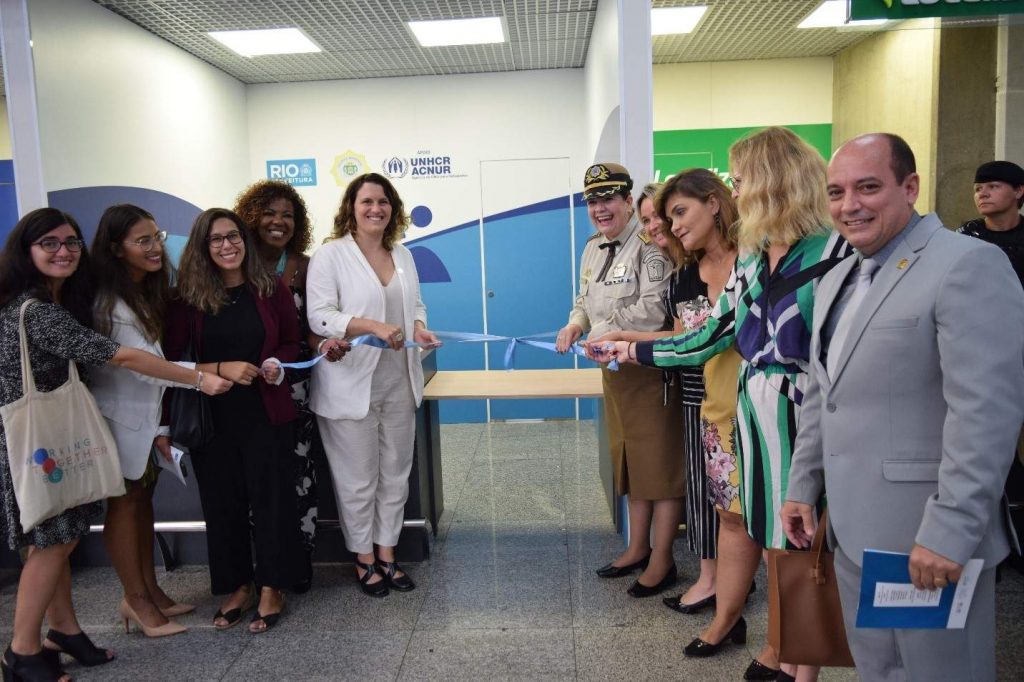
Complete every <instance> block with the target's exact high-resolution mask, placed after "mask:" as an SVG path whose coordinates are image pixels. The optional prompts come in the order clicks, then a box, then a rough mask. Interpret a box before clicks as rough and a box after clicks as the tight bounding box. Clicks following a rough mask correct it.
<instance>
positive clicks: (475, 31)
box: [408, 17, 505, 47]
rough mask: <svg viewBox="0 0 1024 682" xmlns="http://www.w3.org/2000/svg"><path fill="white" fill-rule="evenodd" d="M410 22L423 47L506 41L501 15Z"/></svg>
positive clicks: (417, 39)
mask: <svg viewBox="0 0 1024 682" xmlns="http://www.w3.org/2000/svg"><path fill="white" fill-rule="evenodd" d="M408 24H409V28H410V29H411V30H412V33H413V35H414V36H416V41H417V42H418V43H419V44H420V46H421V47H442V46H446V45H484V44H487V43H503V42H505V29H504V27H503V26H502V24H501V17H482V18H479V19H444V20H442V21H410V22H408Z"/></svg>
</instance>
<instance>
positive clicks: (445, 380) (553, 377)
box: [423, 367, 602, 400]
mask: <svg viewBox="0 0 1024 682" xmlns="http://www.w3.org/2000/svg"><path fill="white" fill-rule="evenodd" d="M600 397H602V391H601V370H600V369H599V368H597V367H591V368H586V369H517V370H513V371H508V370H504V369H492V370H448V371H439V372H437V373H436V374H435V375H434V376H433V377H432V378H431V379H430V381H428V382H427V385H426V386H425V387H424V388H423V399H424V400H442V399H443V400H453V399H454V400H460V399H479V398H600Z"/></svg>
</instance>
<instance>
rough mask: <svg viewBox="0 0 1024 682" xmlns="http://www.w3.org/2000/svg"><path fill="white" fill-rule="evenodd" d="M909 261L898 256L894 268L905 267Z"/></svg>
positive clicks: (900, 268)
mask: <svg viewBox="0 0 1024 682" xmlns="http://www.w3.org/2000/svg"><path fill="white" fill-rule="evenodd" d="M909 263H910V261H908V260H907V259H906V258H900V262H899V263H897V264H896V269H897V270H903V269H905V268H906V267H907V265H908V264H909Z"/></svg>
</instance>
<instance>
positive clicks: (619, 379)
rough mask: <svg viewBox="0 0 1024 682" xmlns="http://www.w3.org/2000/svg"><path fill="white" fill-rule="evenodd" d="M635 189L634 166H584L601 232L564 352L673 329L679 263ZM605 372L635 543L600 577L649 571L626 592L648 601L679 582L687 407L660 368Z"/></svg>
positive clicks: (591, 244) (560, 342) (590, 252)
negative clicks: (670, 257)
mask: <svg viewBox="0 0 1024 682" xmlns="http://www.w3.org/2000/svg"><path fill="white" fill-rule="evenodd" d="M632 187H633V180H632V178H631V177H630V176H629V171H627V170H626V169H625V168H623V167H622V166H620V165H618V164H615V163H598V164H595V165H593V166H591V167H590V168H588V169H587V171H586V175H585V177H584V187H583V199H584V201H586V202H587V212H588V214H589V216H590V222H591V223H592V224H593V225H594V227H595V228H596V229H597V232H596V233H595V234H594V235H593V236H592V237H591V238H590V239H589V240H588V241H587V244H586V246H585V247H584V249H583V257H582V259H581V262H580V286H579V294H578V295H577V297H576V303H575V305H574V306H573V309H572V312H571V313H570V315H569V324H567V325H566V326H565V327H564V328H563V329H562V330H561V331H560V332H559V333H558V339H557V341H556V347H557V348H558V350H559V351H560V352H565V351H566V350H568V348H569V346H571V345H572V344H573V343H574V342H575V341H576V340H577V339H579V338H580V337H581V336H582V335H583V334H584V333H585V332H586V333H588V338H597V337H598V336H601V335H603V334H606V333H608V332H611V331H617V330H622V329H632V330H643V331H658V330H663V329H665V326H664V325H665V309H664V305H663V303H662V296H663V294H664V291H665V289H666V287H667V286H668V281H669V275H670V274H671V270H672V266H671V265H670V263H669V262H668V261H667V260H666V258H665V257H664V256H663V255H662V254H661V253H660V252H659V251H658V248H657V247H656V246H655V245H654V244H652V243H651V239H650V237H648V236H647V233H646V232H645V231H644V230H643V228H642V227H641V226H640V221H639V219H638V217H637V215H636V212H635V211H634V208H633V197H632V196H631V195H630V193H629V192H630V190H631V189H632ZM602 377H603V383H604V400H605V421H606V424H607V428H608V443H609V448H610V450H611V459H612V470H613V472H614V477H615V491H616V492H617V493H618V494H619V495H628V496H629V546H628V547H627V548H626V551H625V552H624V553H623V554H621V555H620V556H619V557H618V558H616V559H615V560H614V561H612V562H611V563H609V564H607V565H606V566H603V567H601V568H599V569H597V574H598V575H599V576H601V577H602V578H618V577H621V576H625V575H629V574H631V573H633V572H634V571H636V570H637V569H644V570H643V573H642V574H641V575H640V577H639V578H638V579H637V581H636V582H634V583H633V585H632V586H631V587H630V588H629V590H628V592H629V594H631V595H632V596H634V597H649V596H652V595H655V594H658V593H659V592H661V591H662V590H664V589H666V588H667V587H669V586H671V585H672V584H673V583H674V582H675V581H676V566H675V562H674V560H673V558H672V541H673V539H674V538H675V535H676V530H677V528H678V525H679V520H680V516H681V512H682V508H683V495H684V472H683V439H682V428H681V426H680V425H681V424H682V419H683V416H682V412H681V408H680V405H681V404H682V403H681V401H680V399H679V396H678V395H675V392H676V391H678V386H677V385H672V386H665V385H664V384H663V382H662V375H661V373H660V372H652V371H649V370H646V369H643V368H639V367H634V366H632V365H630V366H625V367H622V368H620V369H619V371H617V372H612V371H609V370H608V369H607V368H604V369H602ZM668 392H671V394H669V393H668ZM652 525H653V528H654V533H653V539H652V534H651V527H652Z"/></svg>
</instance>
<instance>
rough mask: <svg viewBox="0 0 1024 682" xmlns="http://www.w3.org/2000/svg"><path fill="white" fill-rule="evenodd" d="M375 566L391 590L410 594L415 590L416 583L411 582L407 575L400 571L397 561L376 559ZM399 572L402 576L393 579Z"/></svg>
mask: <svg viewBox="0 0 1024 682" xmlns="http://www.w3.org/2000/svg"><path fill="white" fill-rule="evenodd" d="M377 566H379V567H380V570H381V575H383V576H384V580H386V581H387V583H388V585H390V586H391V589H393V590H398V591H399V592H412V591H413V590H415V589H416V583H414V582H413V581H412V578H410V577H409V574H408V573H406V572H405V571H402V569H401V567H399V565H398V562H397V561H381V560H380V559H377ZM399 571H402V573H403V575H401V576H399V577H395V574H396V573H398V572H399Z"/></svg>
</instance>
